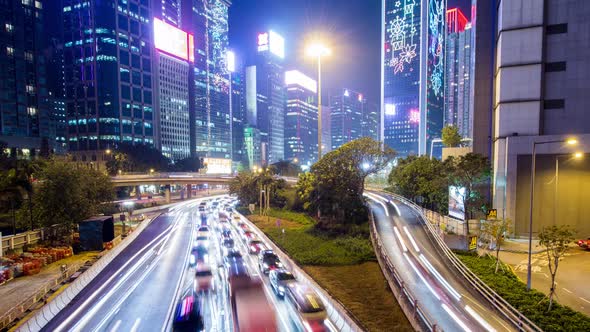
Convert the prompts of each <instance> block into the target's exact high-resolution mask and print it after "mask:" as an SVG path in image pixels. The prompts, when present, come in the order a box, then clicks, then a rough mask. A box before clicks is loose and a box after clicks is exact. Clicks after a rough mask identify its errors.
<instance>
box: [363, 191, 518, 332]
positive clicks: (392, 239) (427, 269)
mask: <svg viewBox="0 0 590 332" xmlns="http://www.w3.org/2000/svg"><path fill="white" fill-rule="evenodd" d="M368 198H369V203H370V206H371V209H372V211H373V213H374V216H375V225H376V230H377V233H378V235H379V236H380V238H381V240H382V242H383V244H384V247H385V248H386V250H387V254H388V257H389V259H390V261H391V262H392V263H393V265H394V266H395V267H396V268H397V270H398V272H399V273H400V275H401V278H402V279H403V281H404V283H405V286H406V287H407V288H408V289H409V290H410V292H411V294H412V295H413V296H414V297H415V298H416V299H417V301H418V305H419V306H420V308H421V309H422V310H423V311H424V312H425V313H426V315H427V316H428V317H429V319H430V320H431V321H433V322H434V323H436V325H437V329H442V330H444V331H512V330H513V329H512V328H511V327H510V324H509V323H508V322H506V321H505V320H504V319H503V317H501V316H500V315H499V314H498V313H497V312H496V311H495V310H493V309H490V308H489V305H488V303H487V302H486V301H485V300H484V299H482V298H481V297H480V295H479V294H478V293H477V291H475V290H474V289H472V288H470V287H469V286H468V285H467V283H466V282H465V281H464V280H462V279H461V277H460V276H458V275H457V274H455V271H454V270H453V268H452V267H449V266H447V265H446V263H445V260H444V259H443V257H442V256H441V254H440V253H439V249H438V248H437V247H436V246H435V245H434V244H433V243H432V242H431V241H430V239H429V238H428V235H427V233H426V230H425V228H424V227H423V223H422V222H421V220H420V217H419V216H418V214H417V213H416V212H415V211H414V210H413V209H412V208H411V207H409V206H407V205H405V204H403V203H402V202H400V201H397V200H394V199H392V197H390V196H388V195H386V194H381V193H378V194H377V193H369V194H368Z"/></svg>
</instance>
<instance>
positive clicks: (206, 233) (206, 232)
mask: <svg viewBox="0 0 590 332" xmlns="http://www.w3.org/2000/svg"><path fill="white" fill-rule="evenodd" d="M197 236H209V227H207V226H201V227H199V229H198V230H197Z"/></svg>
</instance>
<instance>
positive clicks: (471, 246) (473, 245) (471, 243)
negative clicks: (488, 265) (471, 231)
mask: <svg viewBox="0 0 590 332" xmlns="http://www.w3.org/2000/svg"><path fill="white" fill-rule="evenodd" d="M475 249H477V236H472V237H471V240H470V241H469V250H475Z"/></svg>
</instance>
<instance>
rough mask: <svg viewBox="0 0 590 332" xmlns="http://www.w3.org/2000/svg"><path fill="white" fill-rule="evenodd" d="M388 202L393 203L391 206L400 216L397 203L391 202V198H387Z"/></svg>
mask: <svg viewBox="0 0 590 332" xmlns="http://www.w3.org/2000/svg"><path fill="white" fill-rule="evenodd" d="M389 203H391V205H393V208H394V209H395V212H397V215H398V216H400V217H401V215H402V214H401V212H399V208H398V207H397V204H395V203H394V202H393V200H389Z"/></svg>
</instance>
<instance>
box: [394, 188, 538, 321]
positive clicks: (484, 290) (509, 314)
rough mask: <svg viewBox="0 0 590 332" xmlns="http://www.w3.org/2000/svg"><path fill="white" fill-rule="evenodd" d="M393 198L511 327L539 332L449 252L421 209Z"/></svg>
mask: <svg viewBox="0 0 590 332" xmlns="http://www.w3.org/2000/svg"><path fill="white" fill-rule="evenodd" d="M389 195H391V196H393V197H394V198H395V199H397V200H399V201H402V202H403V203H404V204H406V205H407V206H409V207H411V208H412V209H413V210H414V211H416V212H417V213H418V215H419V216H420V219H421V220H422V222H423V224H424V225H425V228H426V229H427V231H426V234H428V235H429V237H430V239H431V240H432V241H433V242H434V243H435V244H436V245H438V247H440V249H441V250H442V253H443V256H444V257H445V258H446V259H447V260H448V261H449V262H450V263H451V265H452V266H453V267H454V268H455V269H456V270H457V272H458V273H459V274H460V275H461V277H462V278H464V279H465V280H467V282H468V283H469V284H470V285H471V286H472V287H473V288H474V289H475V290H476V291H477V292H478V293H479V294H480V295H481V296H482V297H484V298H485V299H486V300H487V301H488V302H489V303H490V304H491V305H492V306H493V307H494V308H495V309H496V311H498V312H499V313H500V314H501V315H502V316H504V318H506V319H507V320H508V321H509V322H510V323H512V325H513V326H514V327H515V328H516V329H518V330H519V331H534V332H541V331H543V330H541V328H539V327H538V326H537V325H535V323H533V322H532V321H531V320H530V319H528V318H527V317H525V316H524V315H523V314H522V313H521V312H520V311H518V310H517V309H516V308H514V307H513V306H512V305H510V303H508V302H507V301H506V300H505V299H504V298H503V297H501V296H500V295H498V294H497V293H496V292H494V290H492V289H491V288H490V287H489V286H488V285H486V284H485V283H484V282H483V281H481V279H479V278H478V277H477V276H476V275H475V273H473V272H472V271H471V270H470V269H469V268H468V267H467V266H466V265H465V264H463V262H461V260H459V259H458V258H457V256H456V255H455V254H454V253H453V252H452V251H451V249H450V248H449V247H448V246H447V245H446V243H445V242H444V241H443V239H442V237H441V235H440V230H439V231H437V230H436V229H435V228H434V226H433V225H432V224H431V222H430V221H429V220H428V218H426V216H425V215H424V213H423V212H422V208H421V207H420V206H418V205H416V203H414V202H412V201H410V200H408V199H407V198H405V197H403V196H400V195H397V194H391V193H390V194H389Z"/></svg>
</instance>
